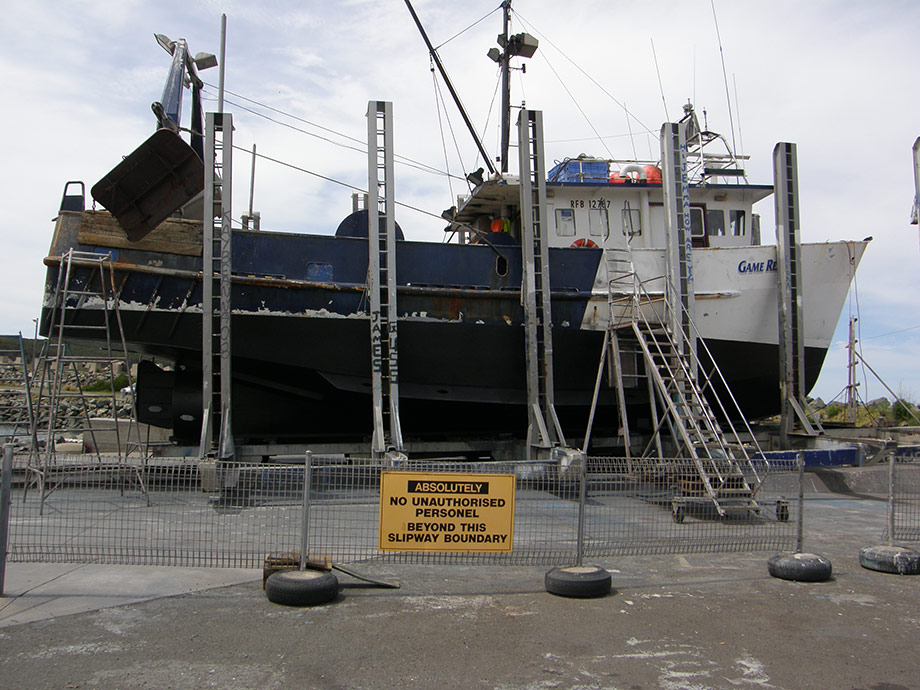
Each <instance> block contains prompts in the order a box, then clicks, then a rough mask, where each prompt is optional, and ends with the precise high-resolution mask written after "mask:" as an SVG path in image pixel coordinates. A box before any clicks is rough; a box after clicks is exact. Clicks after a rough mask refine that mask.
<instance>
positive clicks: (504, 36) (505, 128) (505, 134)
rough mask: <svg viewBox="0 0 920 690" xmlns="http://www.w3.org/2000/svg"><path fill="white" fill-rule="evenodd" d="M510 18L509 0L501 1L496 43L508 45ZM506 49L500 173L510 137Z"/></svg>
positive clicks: (505, 164)
mask: <svg viewBox="0 0 920 690" xmlns="http://www.w3.org/2000/svg"><path fill="white" fill-rule="evenodd" d="M510 20H511V0H505V1H504V2H503V3H502V33H501V35H500V36H499V37H498V44H499V45H500V46H502V48H504V47H505V46H507V45H508V23H509V22H510ZM509 52H510V51H508V50H506V51H505V52H504V53H502V55H501V66H502V151H501V156H502V160H501V164H502V173H506V172H508V146H509V140H510V138H511V55H510V54H509Z"/></svg>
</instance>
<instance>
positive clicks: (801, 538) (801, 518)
mask: <svg viewBox="0 0 920 690" xmlns="http://www.w3.org/2000/svg"><path fill="white" fill-rule="evenodd" d="M795 459H796V463H797V464H798V466H799V515H798V522H797V523H796V526H795V552H796V553H802V549H804V548H805V453H803V452H802V451H799V452H798V453H796V455H795Z"/></svg>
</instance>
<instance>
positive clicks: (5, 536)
mask: <svg viewBox="0 0 920 690" xmlns="http://www.w3.org/2000/svg"><path fill="white" fill-rule="evenodd" d="M12 475H13V446H12V445H11V444H9V443H7V444H6V445H5V446H3V475H2V480H3V481H2V485H0V596H3V592H4V589H3V583H4V582H5V580H6V547H7V544H8V543H9V528H10V491H11V486H12V479H13V477H12Z"/></svg>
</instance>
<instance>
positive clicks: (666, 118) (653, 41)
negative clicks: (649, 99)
mask: <svg viewBox="0 0 920 690" xmlns="http://www.w3.org/2000/svg"><path fill="white" fill-rule="evenodd" d="M649 40H650V41H651V42H652V59H653V60H654V61H655V74H657V75H658V90H659V91H660V92H661V104H662V105H663V106H664V120H665V122H667V121H668V112H669V111H668V102H667V101H666V100H665V98H664V84H663V83H662V81H661V70H660V69H658V53H656V52H655V39H654V38H650V39H649Z"/></svg>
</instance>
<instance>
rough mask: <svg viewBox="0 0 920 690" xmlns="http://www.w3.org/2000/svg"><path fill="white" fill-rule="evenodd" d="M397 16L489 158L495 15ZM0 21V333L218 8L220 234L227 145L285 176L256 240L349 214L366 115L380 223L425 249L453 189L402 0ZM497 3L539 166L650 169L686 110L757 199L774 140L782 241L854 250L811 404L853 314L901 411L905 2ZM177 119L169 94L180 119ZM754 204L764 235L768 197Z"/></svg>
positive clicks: (441, 118) (22, 6)
mask: <svg viewBox="0 0 920 690" xmlns="http://www.w3.org/2000/svg"><path fill="white" fill-rule="evenodd" d="M414 5H415V9H416V11H417V12H418V14H419V17H420V18H421V21H422V22H423V24H424V25H425V27H426V30H427V31H428V33H429V35H430V37H431V40H432V42H433V43H434V44H435V45H436V46H439V47H438V52H439V54H440V56H441V58H442V61H443V62H444V64H445V66H446V68H447V70H448V72H449V73H450V77H451V80H452V81H453V83H454V86H455V87H456V89H457V91H458V92H459V93H460V95H461V99H462V101H463V103H464V105H465V106H466V108H467V109H468V111H469V113H470V117H471V119H472V121H473V122H474V123H475V124H476V126H477V128H478V129H479V131H480V133H481V136H482V139H483V142H484V145H485V147H486V149H487V150H488V151H489V152H490V154H491V155H496V154H497V152H498V140H499V134H498V124H497V122H498V121H497V110H498V101H497V98H496V96H495V94H496V85H497V70H496V65H495V63H493V62H492V61H491V60H490V59H489V58H488V57H486V52H487V51H488V49H489V48H491V47H492V46H494V45H495V37H496V35H497V34H498V33H499V31H500V29H501V21H500V13H499V12H497V11H496V10H497V8H498V5H499V0H467V1H466V2H464V3H454V2H444V1H443V0H416V1H415V2H414ZM2 7H3V14H4V20H3V22H2V24H0V79H2V83H3V84H4V86H5V89H6V93H7V96H6V97H5V98H4V101H5V104H6V105H5V107H4V108H2V109H0V131H2V132H4V133H5V135H6V136H5V142H4V146H3V160H4V162H5V165H3V166H0V199H2V201H3V208H4V210H5V213H4V218H3V221H2V222H0V246H2V248H3V250H2V251H0V333H2V334H9V333H16V332H17V331H22V332H23V335H26V336H31V334H32V332H33V329H34V321H33V320H34V319H35V318H36V317H37V316H38V312H39V309H40V304H41V296H42V287H43V281H44V266H43V264H42V259H43V258H44V257H45V256H46V254H47V251H48V246H49V243H50V238H51V232H52V229H53V222H52V219H53V218H54V217H55V215H56V212H57V209H58V206H59V203H60V198H61V194H62V191H63V188H64V184H65V183H66V182H67V181H69V180H82V181H84V182H85V183H86V188H87V197H88V199H89V188H90V187H92V185H93V184H94V183H95V182H96V181H98V180H99V179H100V178H101V177H102V176H103V175H105V174H106V173H107V172H108V171H109V170H110V169H111V168H112V167H114V166H115V165H116V164H117V163H118V162H119V161H120V160H121V158H122V157H123V156H125V155H127V154H128V153H130V152H131V151H132V150H134V148H136V147H137V146H138V145H139V144H140V143H141V142H142V141H144V140H145V139H146V138H147V137H148V136H149V135H150V134H151V133H152V132H153V130H154V127H155V120H154V117H153V114H152V112H151V110H150V104H151V103H153V102H154V101H157V100H159V99H160V96H161V93H162V89H163V84H164V81H165V77H166V71H167V69H168V67H169V60H170V58H169V56H168V55H167V54H166V53H165V52H164V51H163V50H162V48H160V47H159V46H158V45H157V43H156V42H155V40H154V37H153V34H154V33H161V34H165V35H166V36H168V37H170V38H172V39H176V38H180V37H181V38H185V39H187V41H188V43H189V46H190V49H191V52H192V53H193V54H194V53H198V52H210V53H214V54H218V53H219V45H220V43H219V36H220V17H221V14H222V13H225V14H226V15H227V54H226V60H225V70H226V72H225V75H226V76H225V86H226V89H227V91H228V93H227V95H226V108H225V109H226V110H227V111H228V112H231V113H232V114H233V117H234V125H235V130H236V131H235V133H234V144H235V146H237V147H239V149H242V150H241V151H238V152H237V154H236V156H235V158H234V166H233V168H234V173H233V217H234V218H239V217H240V216H241V215H242V214H243V213H245V212H246V211H247V209H248V206H249V188H250V169H251V157H250V156H249V155H248V154H247V151H248V150H250V149H251V147H252V145H253V144H255V145H257V148H258V152H259V154H260V155H264V156H268V157H270V158H273V159H275V160H278V161H284V162H285V163H287V164H289V165H281V164H278V163H273V162H271V161H268V160H265V159H259V160H258V162H257V164H256V173H255V193H254V199H253V203H254V206H253V208H254V210H258V211H260V212H261V214H262V228H263V229H266V230H279V231H291V232H315V233H332V232H334V230H335V227H336V226H337V225H338V223H339V221H340V220H341V219H342V218H344V217H345V216H346V215H347V214H348V213H349V212H350V210H351V193H352V189H351V188H349V186H348V185H351V186H352V187H357V188H364V187H365V186H366V184H367V172H366V170H367V163H366V160H367V159H366V154H364V153H361V152H360V149H361V148H362V146H363V142H364V141H365V140H366V124H365V122H366V120H365V113H366V108H367V102H368V100H372V99H373V100H388V101H392V102H393V104H394V105H393V110H394V118H395V124H394V130H395V144H394V148H395V153H396V155H397V156H398V157H405V158H406V159H409V160H411V161H413V162H414V163H413V164H412V165H402V164H399V165H397V167H396V172H395V180H394V183H395V190H396V198H397V201H399V202H402V203H404V204H406V205H408V206H411V207H415V208H417V209H422V210H423V211H425V212H427V213H422V212H418V211H414V210H412V209H410V208H407V207H402V208H400V209H399V210H398V212H397V214H398V215H397V219H398V221H399V223H400V225H401V226H402V228H403V230H404V231H405V233H406V235H407V236H408V237H409V238H411V239H419V240H431V241H442V240H443V234H444V233H443V227H444V223H443V222H442V221H440V220H439V219H435V218H432V216H431V214H433V215H435V216H437V215H439V214H440V212H441V211H442V210H443V209H445V208H447V207H449V206H451V205H452V204H453V203H455V201H454V200H455V199H456V196H457V194H459V193H464V192H466V191H467V190H466V186H465V184H464V183H463V182H462V177H463V174H464V173H465V172H469V171H471V170H473V169H475V168H477V167H479V166H480V165H482V162H481V161H478V160H477V159H476V150H475V146H474V145H473V143H472V141H471V139H470V137H469V136H468V134H467V133H466V132H465V130H464V129H463V124H462V122H461V120H460V118H459V116H458V115H457V111H456V109H455V108H454V107H453V106H452V105H451V104H447V106H446V107H439V105H438V103H439V98H440V96H439V91H440V93H441V94H442V95H443V98H444V99H447V98H448V96H447V94H446V90H445V89H444V87H443V85H442V84H440V83H438V86H437V87H436V86H435V82H434V80H433V78H432V72H431V68H430V63H429V58H428V54H427V50H426V48H425V45H424V43H423V41H422V39H421V37H420V35H419V33H418V31H417V29H416V27H415V25H414V23H413V22H412V20H411V17H410V15H409V12H408V10H407V8H406V6H405V3H404V2H403V0H342V1H340V2H328V1H323V2H318V1H316V0H300V1H283V0H282V1H278V2H259V1H258V0H246V1H245V2H244V1H242V0H235V1H234V0H185V1H184V2H177V1H175V0H160V1H158V2H152V1H150V0H146V1H142V0H70V1H68V2H66V3H65V2H57V1H55V2H52V1H51V0H3V3H2ZM513 8H514V15H513V23H512V32H514V33H517V32H520V31H527V32H529V33H531V34H533V35H535V36H536V37H537V38H538V39H539V40H540V49H539V51H538V52H537V54H536V55H535V56H534V57H533V58H532V59H530V60H527V61H526V73H525V72H521V71H520V70H518V71H516V72H515V73H514V75H513V79H512V103H513V104H515V105H517V106H520V105H521V103H522V101H525V102H526V105H527V107H529V108H534V109H539V110H542V111H543V113H544V130H545V139H546V158H547V161H548V164H549V161H551V160H559V159H562V158H564V157H566V156H575V155H578V154H580V153H587V154H590V155H596V156H599V157H611V158H629V157H633V156H638V157H640V158H647V157H651V158H657V157H658V144H657V133H658V131H659V128H660V126H661V123H662V122H665V121H668V120H671V121H674V120H677V119H678V118H679V117H680V115H681V107H682V105H683V104H684V103H686V102H687V101H688V100H690V101H692V102H693V103H694V105H695V107H696V109H697V112H698V113H699V114H700V115H701V117H702V116H703V114H704V113H705V118H706V122H707V123H708V126H709V128H710V129H714V130H716V131H720V132H722V133H723V134H725V136H726V137H727V138H728V139H729V141H733V142H734V143H735V148H736V150H737V151H739V152H740V153H743V154H744V155H748V156H750V157H751V159H750V160H749V161H747V163H746V168H747V171H748V177H749V180H750V181H751V182H753V183H762V184H772V150H773V147H774V145H775V144H776V143H777V142H778V141H791V142H795V143H796V144H797V147H798V164H799V195H800V207H801V225H802V240H803V241H805V242H820V241H826V240H841V239H853V240H860V239H863V238H864V237H867V236H872V237H873V240H872V242H871V243H870V245H869V247H868V249H867V251H866V253H865V256H864V258H863V261H862V264H861V266H860V268H859V270H858V272H857V274H856V281H855V285H854V288H853V289H852V290H851V293H850V297H849V299H848V300H847V305H846V306H845V308H844V311H843V314H842V315H841V323H840V325H839V326H838V329H837V333H836V335H835V338H834V342H833V344H832V346H831V349H830V351H829V353H828V357H827V360H826V362H825V366H824V370H823V372H822V375H821V378H820V379H819V381H818V384H817V385H816V386H815V388H814V390H813V391H812V394H813V395H814V396H820V397H821V398H822V399H823V400H824V401H829V400H830V399H832V398H834V397H835V396H838V395H839V394H840V393H841V391H842V390H843V389H844V387H845V386H846V383H847V371H846V362H847V352H846V339H847V320H848V318H849V317H850V316H854V317H858V319H859V321H858V325H859V347H860V351H861V353H862V356H863V357H864V359H865V361H866V362H868V364H869V365H870V366H871V367H872V369H874V370H875V371H876V372H878V374H879V375H880V376H881V378H882V379H883V380H884V381H885V382H886V383H887V384H888V386H889V387H890V388H891V389H893V391H894V392H895V393H897V394H899V395H903V396H905V397H907V398H908V399H910V400H912V401H914V402H918V401H920V366H918V362H920V308H918V294H920V290H918V288H920V272H918V270H917V267H918V260H920V256H918V255H920V238H918V228H917V226H912V225H910V224H909V219H910V209H911V204H912V202H913V195H914V178H913V164H912V155H911V146H912V144H913V142H914V140H915V139H916V138H917V137H918V136H920V118H918V115H917V114H918V113H920V90H918V89H917V88H916V65H917V63H918V57H920V55H918V53H920V48H918V45H920V44H918V42H917V40H916V31H917V27H918V26H920V3H917V2H914V1H913V0H904V1H900V2H898V1H894V0H877V1H876V2H872V3H867V2H856V1H833V0H808V2H802V1H801V0H769V1H766V0H731V1H729V0H681V1H676V0H657V1H656V2H647V3H636V2H632V1H625V0H578V2H569V3H561V2H549V1H547V0H515V2H514V5H513ZM479 20H482V21H479ZM477 22H478V23H477ZM516 64H518V65H520V64H521V62H520V61H518V62H517V63H516ZM201 76H202V78H203V79H204V81H205V82H206V83H207V84H208V85H209V86H208V87H207V89H206V94H205V95H206V98H207V99H208V100H206V103H205V108H206V109H208V110H216V93H217V83H218V70H217V69H216V68H215V69H211V70H208V71H205V72H202V73H201ZM230 92H232V93H230ZM493 98H496V100H494V101H493ZM729 101H730V103H731V106H730V107H729ZM265 106H268V107H270V108H271V109H272V110H269V109H267V108H266V107H265ZM190 110H191V98H190V97H189V96H188V95H187V96H186V100H185V112H186V115H185V117H186V124H187V118H188V113H189V112H190ZM252 111H256V112H255V113H254V112H252ZM256 113H258V114H256ZM291 166H293V167H291ZM423 167H424V168H434V169H436V170H437V171H440V173H439V174H435V173H432V172H430V171H426V170H423V169H421V168H423ZM445 170H447V171H449V172H450V173H451V175H452V176H453V177H449V176H448V175H446V174H444V173H443V171H445ZM304 171H310V172H309V173H308V172H304ZM310 173H317V174H319V175H323V176H325V177H327V178H331V179H333V180H336V181H338V183H341V184H337V183H334V182H329V181H327V180H324V179H322V178H320V177H318V176H316V175H314V174H310ZM90 202H91V200H90ZM755 211H758V212H759V213H760V214H761V216H762V234H763V236H764V237H765V238H766V239H765V241H767V240H769V241H772V236H773V232H772V228H773V227H774V226H773V202H772V199H769V200H767V201H766V202H763V203H761V204H760V205H759V206H758V207H756V208H755ZM805 318H806V319H807V318H808V315H807V313H806V314H805ZM860 379H861V381H862V383H861V387H860V396H861V397H862V398H863V399H864V400H871V399H874V398H877V397H881V396H886V397H890V395H889V394H888V393H887V391H886V390H885V389H884V388H883V387H882V385H881V384H880V383H879V382H878V380H877V379H876V378H875V377H874V376H873V375H872V374H871V373H869V372H868V371H867V370H865V369H861V370H860Z"/></svg>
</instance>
